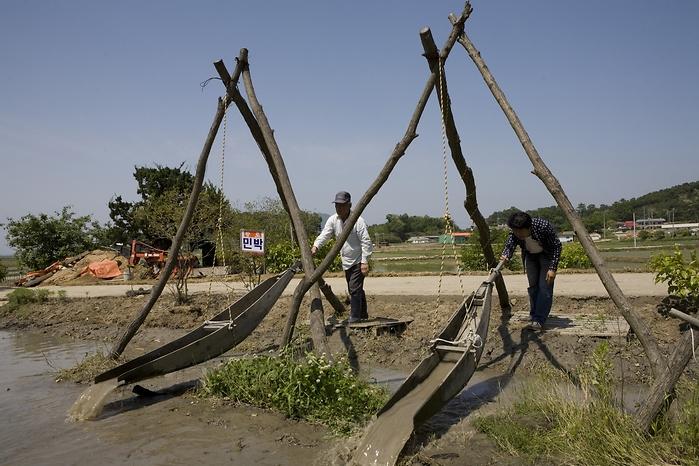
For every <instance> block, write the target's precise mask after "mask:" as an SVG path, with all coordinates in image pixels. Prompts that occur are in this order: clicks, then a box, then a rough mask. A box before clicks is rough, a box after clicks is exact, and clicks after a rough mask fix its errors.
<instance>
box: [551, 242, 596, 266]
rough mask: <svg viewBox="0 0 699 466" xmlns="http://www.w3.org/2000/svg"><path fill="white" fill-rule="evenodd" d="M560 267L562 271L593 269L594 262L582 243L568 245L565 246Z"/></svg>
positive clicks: (559, 263)
mask: <svg viewBox="0 0 699 466" xmlns="http://www.w3.org/2000/svg"><path fill="white" fill-rule="evenodd" d="M558 267H559V268H561V269H589V268H590V267H592V261H591V260H590V258H589V257H588V256H587V253H586V252H585V249H584V248H583V247H582V245H581V244H580V243H568V244H565V245H563V250H562V251H561V259H560V261H559V262H558Z"/></svg>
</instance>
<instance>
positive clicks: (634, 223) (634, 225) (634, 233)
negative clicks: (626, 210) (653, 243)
mask: <svg viewBox="0 0 699 466" xmlns="http://www.w3.org/2000/svg"><path fill="white" fill-rule="evenodd" d="M633 247H634V248H635V247H636V212H634V213H633Z"/></svg>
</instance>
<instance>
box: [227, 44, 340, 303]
mask: <svg viewBox="0 0 699 466" xmlns="http://www.w3.org/2000/svg"><path fill="white" fill-rule="evenodd" d="M247 57H248V50H247V49H245V48H243V49H241V50H240V54H239V56H238V58H237V65H236V68H235V71H236V72H237V74H236V73H234V77H235V78H236V80H235V81H232V80H231V78H230V76H229V75H228V70H227V69H226V66H225V65H224V64H223V61H222V60H219V61H217V62H216V63H214V66H216V70H217V71H218V74H219V76H220V77H221V80H222V81H223V84H224V86H225V87H226V92H227V94H228V96H229V97H230V98H231V100H232V101H233V103H234V104H235V105H236V107H237V108H238V111H239V112H240V114H241V116H242V117H243V120H244V121H245V123H246V124H247V126H248V128H249V129H250V133H251V134H252V137H253V139H254V140H255V142H256V143H257V146H258V147H259V148H260V152H261V153H262V156H263V157H264V159H265V162H267V167H268V168H269V172H270V174H271V175H272V180H274V185H275V187H276V189H277V194H278V195H279V199H281V202H282V205H283V206H284V210H285V211H286V213H287V215H288V216H289V219H290V220H291V222H292V229H293V230H294V231H293V234H294V236H295V235H296V232H295V230H296V229H295V228H293V220H292V219H291V215H292V214H291V210H290V209H289V204H288V202H287V201H286V198H285V196H284V191H283V189H282V185H281V182H280V180H279V175H278V174H277V169H276V168H275V166H274V163H273V161H272V156H271V155H270V153H269V149H268V148H267V143H266V142H265V139H264V136H263V135H262V130H261V129H260V125H259V123H258V122H257V120H256V119H255V116H254V115H253V114H252V111H251V110H250V107H248V103H247V102H246V101H245V99H244V98H243V96H242V95H241V94H240V91H238V88H237V86H235V85H231V82H237V76H238V75H240V72H241V71H242V67H241V63H247ZM320 287H321V288H320V290H321V291H322V292H323V294H324V295H325V298H326V299H327V300H328V302H329V303H330V305H331V306H332V307H333V308H334V309H335V311H336V312H338V313H340V314H342V313H345V312H346V309H345V307H344V306H343V305H342V303H341V302H340V300H339V299H338V298H337V296H335V294H334V293H333V292H332V289H331V288H330V287H329V286H325V287H324V286H323V283H320Z"/></svg>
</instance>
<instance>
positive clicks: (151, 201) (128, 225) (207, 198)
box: [108, 164, 233, 246]
mask: <svg viewBox="0 0 699 466" xmlns="http://www.w3.org/2000/svg"><path fill="white" fill-rule="evenodd" d="M182 167H183V164H182V165H180V166H179V167H177V168H171V167H163V166H161V165H157V164H156V165H155V167H138V166H137V167H135V168H134V174H133V176H134V179H135V180H136V182H137V184H138V190H137V193H138V194H139V195H140V196H141V200H140V201H137V202H127V201H124V199H123V197H122V196H121V195H117V196H115V197H113V198H112V200H111V201H110V202H109V204H108V206H109V216H110V218H111V220H112V224H111V225H110V227H109V237H110V239H111V240H112V241H120V242H124V243H126V242H129V241H130V240H132V239H139V240H141V241H144V242H146V243H151V242H154V241H156V240H158V239H161V238H172V237H173V236H174V235H175V232H176V231H177V227H178V225H179V224H180V219H181V218H182V215H183V214H184V211H185V208H186V205H187V200H188V199H189V193H190V192H191V190H192V186H193V183H194V177H193V175H192V174H191V173H189V172H188V171H186V170H183V168H182ZM221 205H222V206H223V209H222V212H221V219H222V226H223V227H225V228H230V226H231V216H232V214H233V212H232V209H231V206H230V203H229V202H228V200H227V199H225V196H224V195H223V193H222V192H220V189H218V188H216V187H215V186H214V185H213V184H211V183H206V184H204V185H203V187H202V192H201V198H200V199H199V202H198V204H197V207H196V210H195V212H194V218H193V221H192V222H191V224H190V226H189V228H188V230H187V234H186V237H185V246H186V245H187V244H188V243H191V242H195V241H199V240H211V241H213V240H215V235H216V232H217V229H218V218H219V208H220V206H221Z"/></svg>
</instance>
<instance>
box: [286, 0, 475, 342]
mask: <svg viewBox="0 0 699 466" xmlns="http://www.w3.org/2000/svg"><path fill="white" fill-rule="evenodd" d="M470 14H471V5H470V4H469V3H468V2H467V3H466V6H465V7H464V10H463V12H462V13H461V16H460V17H459V19H458V20H457V21H456V24H455V25H454V26H453V27H452V30H451V34H450V35H449V38H448V39H447V41H446V43H445V45H444V47H443V49H442V54H443V56H444V57H445V60H446V57H448V56H449V52H450V51H451V49H452V48H453V46H454V44H455V43H456V40H457V38H458V37H459V35H460V34H461V33H462V32H463V27H464V23H465V22H466V20H467V19H468V16H469V15H470ZM436 80H437V77H436V75H435V74H434V73H431V74H430V76H429V77H428V78H427V82H426V83H425V87H424V88H423V90H422V94H421V95H420V98H419V99H418V103H417V106H416V108H415V110H414V111H413V116H412V118H411V120H410V122H409V123H408V129H407V130H406V132H405V135H404V136H403V139H401V140H400V142H399V143H398V144H396V147H395V148H394V149H393V152H392V153H391V155H390V156H389V158H388V160H387V161H386V163H385V164H384V167H383V168H382V170H381V172H379V174H378V176H377V177H376V179H375V180H374V182H373V183H372V184H371V186H369V189H368V190H367V191H366V192H365V193H364V195H363V196H362V198H361V199H360V200H359V202H358V203H357V204H356V205H354V206H353V209H352V212H351V213H350V216H349V217H348V218H347V220H345V226H344V227H343V229H342V232H341V233H340V235H339V236H338V237H337V240H336V241H335V244H334V245H333V247H332V248H331V249H330V251H329V252H328V253H327V254H326V256H325V258H324V259H323V260H322V261H321V263H320V264H319V265H318V267H317V268H316V270H315V272H313V274H312V275H311V276H310V277H306V278H305V279H303V280H301V282H300V283H299V284H298V286H297V287H296V290H294V296H293V301H292V305H291V310H290V313H289V318H288V320H287V324H286V328H285V329H284V337H283V339H282V344H283V345H288V344H289V342H290V341H291V337H292V335H293V332H294V325H295V323H296V317H297V315H298V310H299V308H300V306H301V300H302V299H303V296H304V295H305V294H306V292H307V291H308V290H309V289H310V288H311V285H312V284H314V283H315V282H317V281H318V279H319V278H320V277H321V276H322V275H323V273H324V272H325V271H326V270H327V269H328V267H330V264H331V263H332V261H333V259H334V258H335V256H337V254H338V253H339V252H340V249H341V248H342V245H343V244H344V243H345V241H347V238H348V237H349V234H350V231H351V230H352V228H354V224H355V223H356V222H357V219H358V218H359V216H360V215H361V214H362V212H363V211H364V209H365V208H366V206H367V205H368V204H369V202H370V201H371V199H373V198H374V196H375V195H376V193H377V192H378V191H379V189H381V187H382V186H383V185H384V183H385V182H386V180H387V179H388V177H389V175H390V174H391V172H392V171H393V168H394V167H395V166H396V164H397V163H398V161H399V160H400V158H401V157H402V156H403V155H404V154H405V151H406V150H407V149H408V146H409V145H410V143H411V142H412V141H413V140H414V139H415V138H416V137H417V133H416V129H417V125H418V123H419V121H420V117H421V116H422V112H423V111H424V110H425V106H426V105H427V101H428V100H429V98H430V94H431V93H432V90H433V88H434V83H435V82H436Z"/></svg>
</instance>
